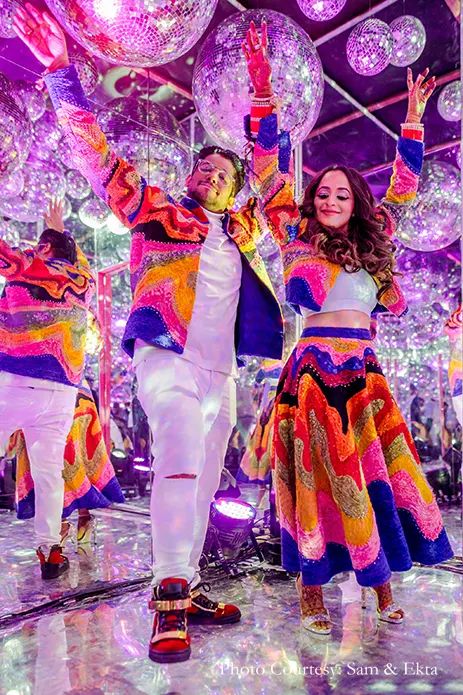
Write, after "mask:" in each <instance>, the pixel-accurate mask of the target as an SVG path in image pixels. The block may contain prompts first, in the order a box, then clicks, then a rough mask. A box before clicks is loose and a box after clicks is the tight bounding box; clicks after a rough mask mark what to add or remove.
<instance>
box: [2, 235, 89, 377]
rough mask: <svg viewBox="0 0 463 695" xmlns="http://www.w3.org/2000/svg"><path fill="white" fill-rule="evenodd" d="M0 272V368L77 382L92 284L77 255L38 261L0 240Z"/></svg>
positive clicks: (83, 350) (36, 258)
mask: <svg viewBox="0 0 463 695" xmlns="http://www.w3.org/2000/svg"><path fill="white" fill-rule="evenodd" d="M0 234H1V229H0ZM0 275H3V276H4V277H5V278H6V281H7V282H6V285H5V288H4V290H3V293H2V295H1V297H0V370H2V371H5V372H11V373H13V374H21V375H23V376H30V377H35V378H38V379H48V380H49V381H57V382H59V383H62V384H67V385H70V386H78V384H79V383H80V381H81V379H82V371H83V368H84V359H85V335H86V332H87V309H88V306H89V303H90V299H91V296H92V294H93V289H94V284H95V283H94V279H93V276H92V274H91V271H90V267H89V265H88V262H87V260H86V259H85V257H84V256H83V254H82V253H81V252H80V250H79V256H78V263H77V264H76V265H72V264H70V263H68V262H67V261H64V260H60V259H48V260H42V259H41V258H39V257H38V256H37V255H36V254H35V253H34V251H33V250H30V251H21V250H19V249H16V248H11V247H10V246H9V245H8V244H7V243H6V242H4V241H3V240H2V239H0Z"/></svg>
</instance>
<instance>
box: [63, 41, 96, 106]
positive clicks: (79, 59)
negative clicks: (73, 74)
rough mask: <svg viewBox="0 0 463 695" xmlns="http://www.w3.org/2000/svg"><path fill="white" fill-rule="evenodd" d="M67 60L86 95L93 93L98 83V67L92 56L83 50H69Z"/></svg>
mask: <svg viewBox="0 0 463 695" xmlns="http://www.w3.org/2000/svg"><path fill="white" fill-rule="evenodd" d="M69 62H70V63H72V64H73V65H74V66H75V68H76V70H77V74H78V76H79V80H80V84H81V85H82V89H83V90H84V93H85V94H86V95H87V96H90V94H93V92H94V91H95V89H96V86H97V84H98V78H99V75H98V68H97V65H96V63H95V61H94V60H93V58H92V56H91V55H89V54H88V53H87V52H84V51H76V50H74V49H72V50H70V51H69Z"/></svg>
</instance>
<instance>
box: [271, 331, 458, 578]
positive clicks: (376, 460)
mask: <svg viewBox="0 0 463 695" xmlns="http://www.w3.org/2000/svg"><path fill="white" fill-rule="evenodd" d="M274 463H275V469H276V470H275V478H276V491H277V503H278V509H279V516H280V524H281V528H282V555H283V565H284V567H285V568H286V569H287V570H289V571H292V572H299V571H300V572H302V580H303V583H304V584H315V585H319V584H324V583H326V582H328V581H329V580H330V579H331V577H333V576H334V575H335V574H337V573H339V572H343V571H348V570H354V572H355V574H356V577H357V581H358V582H359V584H360V585H362V586H376V585H379V584H383V583H384V582H386V581H388V580H389V578H390V575H391V571H405V570H407V569H409V568H410V567H411V565H412V562H413V561H416V562H420V563H422V564H425V565H434V564H436V563H439V562H441V561H443V560H447V559H449V558H450V557H452V549H451V547H450V544H449V541H448V539H447V535H446V532H445V530H444V528H443V525H442V518H441V514H440V511H439V508H438V507H437V503H436V501H435V499H434V496H433V493H432V491H431V488H430V487H429V485H428V483H427V480H426V478H425V476H424V474H423V472H422V470H421V466H420V463H419V459H418V455H417V452H416V449H415V446H414V444H413V440H412V438H411V435H410V432H409V431H408V429H407V427H406V424H405V422H404V420H403V417H402V415H401V413H400V411H399V409H398V406H397V404H396V402H395V400H394V398H393V396H392V394H391V392H390V390H389V387H388V385H387V382H386V380H385V378H384V375H383V373H382V371H381V367H380V365H379V363H378V360H377V358H376V355H375V352H374V348H373V344H372V341H371V340H370V337H369V332H368V331H366V330H363V329H347V328H312V329H305V330H304V332H303V334H302V337H301V339H300V341H299V343H298V345H297V346H296V348H295V350H294V352H293V354H292V355H291V357H290V358H289V360H288V362H287V364H286V365H285V367H284V369H283V372H282V375H281V379H280V384H279V387H278V392H277V396H276V402H275V427H274Z"/></svg>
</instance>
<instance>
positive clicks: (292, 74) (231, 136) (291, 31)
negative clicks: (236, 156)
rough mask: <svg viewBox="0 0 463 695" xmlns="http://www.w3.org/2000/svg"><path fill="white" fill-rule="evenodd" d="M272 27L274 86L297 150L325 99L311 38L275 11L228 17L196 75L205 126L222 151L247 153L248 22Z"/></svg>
mask: <svg viewBox="0 0 463 695" xmlns="http://www.w3.org/2000/svg"><path fill="white" fill-rule="evenodd" d="M251 20H253V21H254V22H255V23H256V25H257V26H260V24H261V22H262V21H263V20H265V21H266V22H267V26H268V39H269V48H268V54H269V59H270V63H271V66H272V84H273V89H274V92H275V95H276V97H277V98H278V99H279V101H280V104H281V125H282V127H283V128H284V129H285V130H290V131H291V138H292V141H293V145H297V144H298V143H300V142H302V141H303V140H304V138H305V137H306V136H307V134H308V133H309V132H310V131H311V129H312V128H313V126H314V124H315V121H316V120H317V117H318V114H319V112H320V107H321V104H322V99H323V70H322V65H321V62H320V58H319V57H318V53H317V51H316V49H315V46H314V44H313V42H312V40H311V39H310V37H309V36H308V35H307V34H306V33H305V31H303V29H301V27H300V26H298V25H297V24H296V22H294V21H293V20H292V19H290V18H289V17H287V16H286V15H283V14H281V13H280V12H274V11H273V10H249V11H245V12H239V13H236V14H233V15H231V17H228V19H226V20H225V21H224V22H222V24H220V25H219V26H218V27H217V28H216V29H215V30H214V31H213V32H211V34H209V36H208V37H207V38H206V40H205V42H204V43H203V45H202V47H201V49H200V51H199V53H198V57H197V59H196V62H195V68H194V73H193V98H194V101H195V105H196V109H197V112H198V115H199V118H200V120H201V123H202V125H203V126H204V128H205V129H206V131H207V132H208V133H209V135H210V136H211V137H212V138H213V140H214V141H216V142H218V143H219V144H220V145H222V146H223V147H229V148H231V149H233V150H235V151H237V152H243V149H244V147H245V145H246V139H245V137H244V132H243V117H244V116H245V115H246V114H247V113H249V76H248V71H247V68H246V61H245V59H244V56H243V51H242V48H241V44H242V42H243V41H244V38H245V36H246V32H247V30H248V28H249V22H250V21H251Z"/></svg>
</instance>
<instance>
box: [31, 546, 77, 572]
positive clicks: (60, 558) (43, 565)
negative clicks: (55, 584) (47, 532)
mask: <svg viewBox="0 0 463 695" xmlns="http://www.w3.org/2000/svg"><path fill="white" fill-rule="evenodd" d="M62 551H63V549H62V547H61V546H60V545H52V546H51V548H50V552H49V553H48V557H47V556H46V553H45V552H44V551H43V549H42V546H39V547H38V548H37V550H36V553H37V557H38V558H39V560H40V572H41V574H42V579H56V578H57V577H59V576H60V575H61V574H63V572H66V571H67V570H68V569H69V560H68V559H67V557H66V555H63V552H62Z"/></svg>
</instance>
